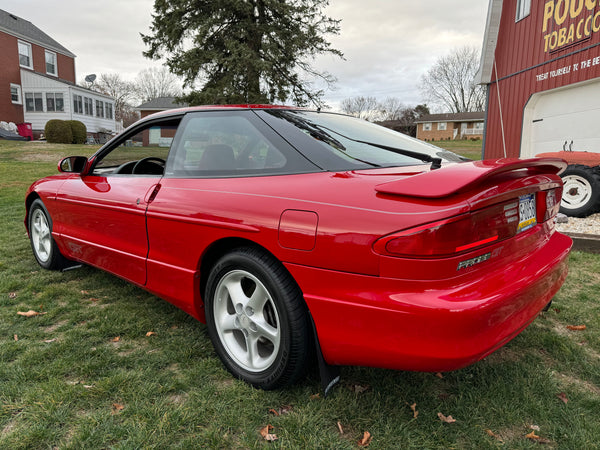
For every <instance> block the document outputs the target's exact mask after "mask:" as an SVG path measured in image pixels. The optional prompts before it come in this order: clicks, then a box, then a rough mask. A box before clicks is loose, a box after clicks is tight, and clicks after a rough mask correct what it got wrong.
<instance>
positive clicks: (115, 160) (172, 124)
mask: <svg viewBox="0 0 600 450" xmlns="http://www.w3.org/2000/svg"><path fill="white" fill-rule="evenodd" d="M180 120H181V118H175V119H168V120H165V121H160V122H151V123H149V124H146V125H145V126H143V127H138V128H136V129H134V130H131V131H130V132H128V133H127V134H126V135H123V136H122V137H120V138H119V140H118V141H117V142H115V143H114V144H113V145H110V147H108V148H107V149H106V151H102V153H101V154H100V155H99V157H98V161H97V162H96V164H95V165H94V169H93V174H94V175H103V176H108V175H125V176H142V175H152V176H157V175H159V176H162V175H163V173H164V168H165V164H166V161H167V157H168V155H169V150H170V148H171V144H172V142H173V138H174V137H175V133H176V131H177V127H178V125H179V122H180Z"/></svg>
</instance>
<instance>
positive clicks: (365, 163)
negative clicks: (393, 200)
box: [267, 110, 465, 169]
mask: <svg viewBox="0 0 600 450" xmlns="http://www.w3.org/2000/svg"><path fill="white" fill-rule="evenodd" d="M267 112H268V113H269V114H271V115H273V116H275V117H277V118H279V119H283V120H285V121H287V122H288V123H291V124H293V125H294V126H295V127H296V128H298V129H299V130H300V131H302V132H303V133H304V134H306V135H308V136H310V137H312V138H313V139H315V140H316V141H318V142H319V144H320V145H321V146H322V147H323V148H325V149H326V150H327V151H329V152H331V153H333V154H335V155H336V156H337V157H338V158H340V159H343V160H346V161H347V162H348V163H349V166H348V169H357V168H363V169H367V168H374V167H394V166H406V165H415V164H422V163H423V161H424V160H421V159H420V158H415V157H414V156H409V155H404V154H401V153H398V152H395V151H394V150H405V151H409V152H416V153H421V154H425V155H429V156H432V157H438V158H442V160H443V161H445V162H461V161H464V160H465V159H464V158H462V157H461V156H458V155H456V154H455V153H452V152H449V151H447V150H444V149H442V148H439V147H436V146H434V145H431V144H428V143H426V142H423V141H420V140H418V139H415V138H412V137H410V136H407V135H405V134H402V133H399V132H397V131H394V130H391V129H389V128H385V127H382V126H379V125H376V124H374V123H371V122H367V121H365V120H361V119H357V118H355V117H350V116H346V115H343V114H336V113H323V112H316V111H298V110H271V111H267ZM381 146H383V147H390V148H389V149H386V148H382V147H381Z"/></svg>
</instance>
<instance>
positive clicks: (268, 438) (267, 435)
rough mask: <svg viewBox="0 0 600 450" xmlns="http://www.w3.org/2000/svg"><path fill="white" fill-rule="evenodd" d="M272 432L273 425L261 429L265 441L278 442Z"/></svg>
mask: <svg viewBox="0 0 600 450" xmlns="http://www.w3.org/2000/svg"><path fill="white" fill-rule="evenodd" d="M271 430H273V425H267V426H266V427H264V428H261V430H260V435H261V436H262V437H263V439H264V440H265V441H268V442H273V441H276V440H277V435H276V434H273V433H271Z"/></svg>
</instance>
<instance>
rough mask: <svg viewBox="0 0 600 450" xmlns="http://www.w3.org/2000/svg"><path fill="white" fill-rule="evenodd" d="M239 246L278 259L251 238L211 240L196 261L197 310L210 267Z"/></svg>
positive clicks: (200, 304) (201, 302) (201, 303)
mask: <svg viewBox="0 0 600 450" xmlns="http://www.w3.org/2000/svg"><path fill="white" fill-rule="evenodd" d="M241 247H252V248H255V249H257V250H260V251H262V252H265V253H266V254H268V255H269V256H271V257H273V258H275V259H276V260H278V261H279V258H277V256H275V255H274V254H273V253H272V252H270V251H269V250H268V249H267V248H265V247H263V246H262V245H260V244H257V243H256V242H254V241H252V240H249V239H244V238H239V237H229V238H223V239H219V240H218V241H215V242H213V243H212V244H210V245H209V246H208V247H207V248H206V250H205V251H204V253H203V254H202V256H201V258H200V261H199V263H198V271H199V273H200V289H199V295H198V297H197V300H196V310H197V311H201V310H203V308H204V300H203V298H204V295H205V292H206V285H207V282H208V277H209V276H210V272H211V270H212V268H213V267H214V265H215V264H216V263H217V261H218V260H219V259H220V258H221V257H222V256H224V255H226V254H227V253H229V252H231V251H233V250H235V249H237V248H241ZM288 274H289V275H290V277H291V278H292V279H293V276H292V275H291V274H290V273H289V272H288ZM305 303H306V302H305ZM307 308H308V305H307Z"/></svg>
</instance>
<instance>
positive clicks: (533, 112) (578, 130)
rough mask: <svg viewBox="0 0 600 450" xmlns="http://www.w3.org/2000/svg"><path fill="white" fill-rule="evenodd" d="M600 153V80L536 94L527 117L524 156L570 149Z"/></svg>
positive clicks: (532, 98)
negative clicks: (565, 145) (565, 146)
mask: <svg viewBox="0 0 600 450" xmlns="http://www.w3.org/2000/svg"><path fill="white" fill-rule="evenodd" d="M571 141H572V142H573V145H572V149H573V150H574V151H588V152H596V153H600V80H594V81H593V82H586V83H579V84H574V85H571V86H568V87H566V88H559V89H553V90H551V91H546V92H541V93H538V94H534V95H533V96H532V97H531V98H530V99H529V102H528V103H527V105H526V107H525V111H524V116H523V131H522V139H521V157H522V158H531V157H533V156H535V155H537V154H538V153H545V152H556V151H560V150H563V145H564V144H565V142H567V148H566V149H567V150H568V149H569V146H570V144H571Z"/></svg>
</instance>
